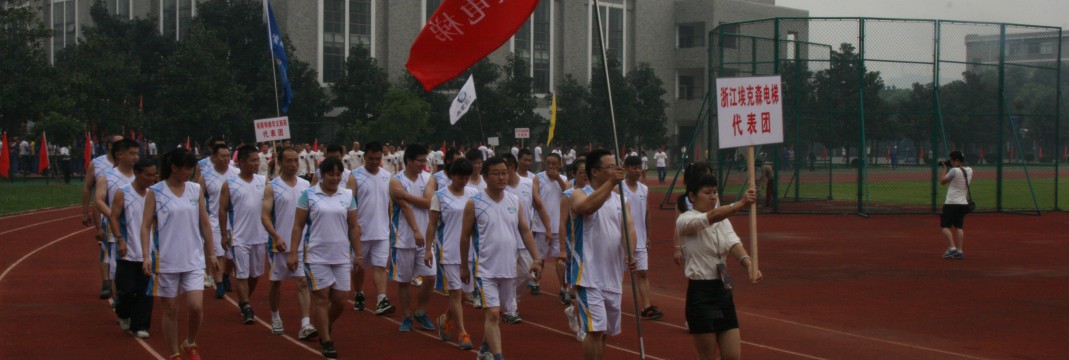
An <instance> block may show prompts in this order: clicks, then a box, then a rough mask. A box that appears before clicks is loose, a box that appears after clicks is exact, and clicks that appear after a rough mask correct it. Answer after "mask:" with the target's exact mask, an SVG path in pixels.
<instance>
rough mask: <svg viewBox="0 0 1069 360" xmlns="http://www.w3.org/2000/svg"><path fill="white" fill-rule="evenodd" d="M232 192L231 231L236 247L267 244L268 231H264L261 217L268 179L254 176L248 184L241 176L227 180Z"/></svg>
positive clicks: (257, 175)
mask: <svg viewBox="0 0 1069 360" xmlns="http://www.w3.org/2000/svg"><path fill="white" fill-rule="evenodd" d="M226 185H227V188H228V189H229V190H230V210H229V211H230V220H231V223H230V226H229V227H230V229H232V230H233V232H234V244H235V245H257V244H264V243H267V230H264V225H263V222H262V221H261V220H260V219H261V218H260V215H261V214H263V211H264V206H263V200H264V188H266V186H267V178H265V177H263V176H260V175H259V174H253V175H252V181H250V182H246V181H245V180H244V179H242V178H241V176H239V175H235V176H231V177H230V178H228V179H227V180H226Z"/></svg>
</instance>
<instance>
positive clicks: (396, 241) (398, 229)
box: [390, 172, 431, 249]
mask: <svg viewBox="0 0 1069 360" xmlns="http://www.w3.org/2000/svg"><path fill="white" fill-rule="evenodd" d="M393 178H394V179H397V181H399V182H401V187H403V188H404V189H405V191H406V192H408V193H409V194H410V195H414V196H418V197H423V191H424V190H426V189H427V184H428V183H429V182H430V181H431V175H430V174H428V173H426V172H420V173H419V175H418V176H416V181H412V180H410V179H409V178H408V177H407V176H405V173H404V172H400V173H398V174H397V175H394V176H393ZM409 207H411V208H412V215H413V218H415V220H416V228H418V229H419V231H420V233H421V234H426V233H427V221H429V220H428V217H429V211H428V210H427V209H423V208H420V207H418V206H415V205H410V206H409ZM390 240H391V242H390V244H391V246H392V247H394V248H398V249H417V248H418V249H422V247H418V246H416V237H415V235H414V234H413V233H412V226H410V225H409V224H408V221H405V215H404V214H403V213H402V211H401V206H400V205H398V204H397V203H394V202H393V201H390Z"/></svg>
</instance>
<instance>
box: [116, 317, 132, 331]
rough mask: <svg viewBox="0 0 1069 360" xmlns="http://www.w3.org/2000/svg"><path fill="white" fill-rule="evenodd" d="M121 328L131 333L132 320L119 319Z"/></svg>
mask: <svg viewBox="0 0 1069 360" xmlns="http://www.w3.org/2000/svg"><path fill="white" fill-rule="evenodd" d="M119 328H120V329H122V330H123V331H130V319H119Z"/></svg>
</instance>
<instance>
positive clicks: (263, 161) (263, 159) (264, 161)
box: [256, 152, 278, 176]
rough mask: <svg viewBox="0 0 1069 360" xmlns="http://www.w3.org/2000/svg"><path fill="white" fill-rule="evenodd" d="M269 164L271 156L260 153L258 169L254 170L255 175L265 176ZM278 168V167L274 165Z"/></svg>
mask: <svg viewBox="0 0 1069 360" xmlns="http://www.w3.org/2000/svg"><path fill="white" fill-rule="evenodd" d="M270 162H271V154H270V153H265V152H261V153H260V167H259V168H257V169H256V173H257V174H259V175H260V176H267V175H268V174H267V170H268V169H269V165H270V164H269V163H270ZM275 167H278V165H275Z"/></svg>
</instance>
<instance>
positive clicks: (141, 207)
mask: <svg viewBox="0 0 1069 360" xmlns="http://www.w3.org/2000/svg"><path fill="white" fill-rule="evenodd" d="M119 191H121V192H122V200H123V204H122V214H119V233H120V234H122V238H123V239H125V240H126V256H123V257H122V258H123V260H126V261H134V262H142V261H145V257H144V254H143V253H142V252H141V223H142V221H143V220H144V217H143V216H145V196H144V195H141V194H138V193H137V190H134V185H133V184H126V185H123V186H122V187H121V188H119ZM145 191H146V194H147V192H148V191H151V190H149V189H145ZM198 230H199V229H198Z"/></svg>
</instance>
